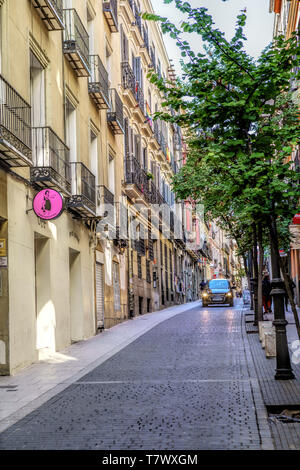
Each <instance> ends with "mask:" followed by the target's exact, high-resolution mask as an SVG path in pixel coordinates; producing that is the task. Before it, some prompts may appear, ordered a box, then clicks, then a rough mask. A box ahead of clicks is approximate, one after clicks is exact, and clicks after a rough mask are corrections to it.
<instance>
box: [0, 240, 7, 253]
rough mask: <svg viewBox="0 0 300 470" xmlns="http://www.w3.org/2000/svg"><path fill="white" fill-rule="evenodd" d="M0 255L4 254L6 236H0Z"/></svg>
mask: <svg viewBox="0 0 300 470" xmlns="http://www.w3.org/2000/svg"><path fill="white" fill-rule="evenodd" d="M0 256H6V238H0Z"/></svg>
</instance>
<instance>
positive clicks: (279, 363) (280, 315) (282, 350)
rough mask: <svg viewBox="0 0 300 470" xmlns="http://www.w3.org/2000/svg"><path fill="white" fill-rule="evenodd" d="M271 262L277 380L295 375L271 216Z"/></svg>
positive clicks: (287, 378) (276, 237)
mask: <svg viewBox="0 0 300 470" xmlns="http://www.w3.org/2000/svg"><path fill="white" fill-rule="evenodd" d="M269 233H270V248H271V263H272V281H271V286H272V291H271V295H272V297H273V309H274V321H273V325H274V326H275V334H276V373H275V379H276V380H291V379H294V378H295V376H294V374H293V371H292V368H291V361H290V354H289V348H288V342H287V334H286V325H287V321H286V319H285V314H284V289H283V282H282V279H281V277H280V261H279V249H278V235H277V226H276V219H275V217H274V216H270V220H269Z"/></svg>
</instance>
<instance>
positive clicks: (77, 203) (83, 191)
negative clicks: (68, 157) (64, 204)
mask: <svg viewBox="0 0 300 470" xmlns="http://www.w3.org/2000/svg"><path fill="white" fill-rule="evenodd" d="M70 165H71V187H72V196H71V197H70V198H69V201H68V208H69V209H71V210H73V211H75V212H77V213H78V214H79V215H80V216H82V217H91V216H95V215H96V186H95V176H94V175H93V173H92V172H91V171H90V170H89V169H88V168H87V167H86V166H85V165H84V164H83V163H81V162H71V163H70Z"/></svg>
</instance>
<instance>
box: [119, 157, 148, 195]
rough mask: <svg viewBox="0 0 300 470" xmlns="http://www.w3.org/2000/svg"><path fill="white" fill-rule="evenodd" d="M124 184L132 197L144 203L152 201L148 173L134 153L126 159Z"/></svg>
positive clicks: (127, 193)
mask: <svg viewBox="0 0 300 470" xmlns="http://www.w3.org/2000/svg"><path fill="white" fill-rule="evenodd" d="M124 184H125V193H126V195H127V196H128V197H129V198H130V199H134V200H135V202H137V203H139V202H140V203H142V204H145V203H150V202H152V201H151V192H150V190H149V180H148V177H147V173H146V171H145V170H144V169H143V168H141V165H140V163H139V161H138V160H137V158H136V157H134V156H133V155H131V156H127V157H126V159H125V174H124Z"/></svg>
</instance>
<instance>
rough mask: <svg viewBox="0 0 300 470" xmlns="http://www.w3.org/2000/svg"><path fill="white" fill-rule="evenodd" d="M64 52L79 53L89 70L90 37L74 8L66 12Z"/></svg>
mask: <svg viewBox="0 0 300 470" xmlns="http://www.w3.org/2000/svg"><path fill="white" fill-rule="evenodd" d="M64 22H65V29H64V44H63V48H64V52H66V53H72V51H73V48H75V49H76V50H78V51H79V53H80V55H81V58H82V60H83V61H84V62H85V64H86V67H87V68H89V35H88V33H87V31H86V29H85V27H84V26H83V23H82V21H81V19H80V18H79V16H78V13H77V11H76V10H75V9H74V8H70V9H67V10H64Z"/></svg>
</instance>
